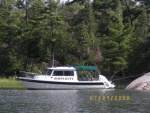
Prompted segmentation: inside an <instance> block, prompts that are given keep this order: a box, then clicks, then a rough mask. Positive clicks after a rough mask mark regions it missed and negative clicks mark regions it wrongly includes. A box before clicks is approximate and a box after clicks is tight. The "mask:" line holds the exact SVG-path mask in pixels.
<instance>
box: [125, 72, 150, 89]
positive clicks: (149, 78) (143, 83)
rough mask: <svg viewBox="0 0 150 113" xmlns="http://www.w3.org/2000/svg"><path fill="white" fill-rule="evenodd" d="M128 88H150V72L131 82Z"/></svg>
mask: <svg viewBox="0 0 150 113" xmlns="http://www.w3.org/2000/svg"><path fill="white" fill-rule="evenodd" d="M125 89H126V90H150V72H149V73H147V74H145V75H143V76H141V77H139V78H137V79H136V80H134V81H133V82H131V83H130V84H129V85H128V86H127V87H126V88H125Z"/></svg>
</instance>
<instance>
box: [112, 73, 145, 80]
mask: <svg viewBox="0 0 150 113" xmlns="http://www.w3.org/2000/svg"><path fill="white" fill-rule="evenodd" d="M140 75H143V74H138V75H134V76H128V77H123V78H118V79H113V80H112V81H116V80H121V79H127V78H131V77H135V76H140Z"/></svg>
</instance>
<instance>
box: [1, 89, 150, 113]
mask: <svg viewBox="0 0 150 113" xmlns="http://www.w3.org/2000/svg"><path fill="white" fill-rule="evenodd" d="M144 112H145V113H149V112H150V92H148V91H127V90H119V89H115V90H105V89H104V90H99V89H93V90H0V113H144Z"/></svg>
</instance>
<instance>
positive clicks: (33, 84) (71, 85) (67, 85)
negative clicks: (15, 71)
mask: <svg viewBox="0 0 150 113" xmlns="http://www.w3.org/2000/svg"><path fill="white" fill-rule="evenodd" d="M19 79H20V80H21V81H22V83H23V84H24V85H25V86H26V87H27V89H41V90H49V89H93V88H99V89H105V88H109V87H106V86H105V85H104V83H103V82H99V81H78V82H60V81H41V80H40V81H39V80H34V79H26V78H19Z"/></svg>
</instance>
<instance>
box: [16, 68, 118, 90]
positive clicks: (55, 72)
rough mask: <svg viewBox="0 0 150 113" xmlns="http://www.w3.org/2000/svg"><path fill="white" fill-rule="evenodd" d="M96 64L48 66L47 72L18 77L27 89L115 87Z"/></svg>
mask: <svg viewBox="0 0 150 113" xmlns="http://www.w3.org/2000/svg"><path fill="white" fill-rule="evenodd" d="M96 73H97V74H98V73H99V71H98V68H97V67H96V66H74V67H72V66H68V67H50V68H49V67H48V68H47V70H46V73H45V74H37V75H34V76H32V77H31V76H27V77H17V78H18V79H19V80H21V81H22V83H23V84H24V85H25V86H26V88H27V89H37V90H38V89H39V90H49V89H94V88H99V89H105V88H106V89H108V88H114V87H115V85H114V84H112V83H111V82H110V81H108V80H107V78H106V77H105V76H103V75H100V74H98V75H97V76H96V75H95V74H96Z"/></svg>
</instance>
